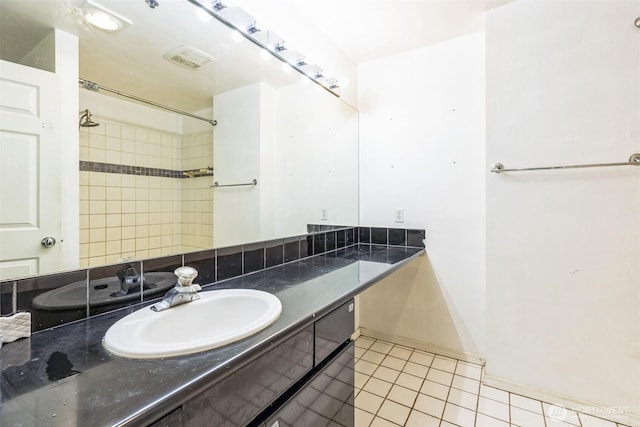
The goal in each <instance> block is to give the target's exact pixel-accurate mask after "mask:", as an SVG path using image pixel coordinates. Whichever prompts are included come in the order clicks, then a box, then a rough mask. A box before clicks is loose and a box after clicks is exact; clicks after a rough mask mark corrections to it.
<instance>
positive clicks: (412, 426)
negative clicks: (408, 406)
mask: <svg viewBox="0 0 640 427" xmlns="http://www.w3.org/2000/svg"><path fill="white" fill-rule="evenodd" d="M439 426H440V419H439V418H436V417H432V416H431V415H427V414H424V413H422V412H420V411H416V410H412V411H411V413H410V414H409V418H408V419H407V423H406V424H405V427H439Z"/></svg>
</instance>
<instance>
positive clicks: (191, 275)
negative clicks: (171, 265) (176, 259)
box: [173, 267, 198, 286]
mask: <svg viewBox="0 0 640 427" xmlns="http://www.w3.org/2000/svg"><path fill="white" fill-rule="evenodd" d="M173 273H174V274H175V275H176V276H178V284H179V285H180V286H191V282H193V279H195V278H196V276H197V275H198V271H197V270H196V269H195V268H193V267H179V268H176V270H175V271H174V272H173Z"/></svg>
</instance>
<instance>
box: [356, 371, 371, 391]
mask: <svg viewBox="0 0 640 427" xmlns="http://www.w3.org/2000/svg"><path fill="white" fill-rule="evenodd" d="M367 381H369V375H365V374H362V373H360V372H356V373H355V377H354V385H355V387H356V388H362V387H364V385H365V384H366V383H367Z"/></svg>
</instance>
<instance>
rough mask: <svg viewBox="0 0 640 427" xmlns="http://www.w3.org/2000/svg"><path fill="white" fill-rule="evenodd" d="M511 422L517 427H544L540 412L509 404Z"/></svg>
mask: <svg viewBox="0 0 640 427" xmlns="http://www.w3.org/2000/svg"><path fill="white" fill-rule="evenodd" d="M510 409H511V424H513V425H516V426H518V427H545V425H544V418H543V417H542V415H540V414H535V413H533V412H530V411H527V410H526V409H522V408H518V407H517V406H513V405H511V408H510Z"/></svg>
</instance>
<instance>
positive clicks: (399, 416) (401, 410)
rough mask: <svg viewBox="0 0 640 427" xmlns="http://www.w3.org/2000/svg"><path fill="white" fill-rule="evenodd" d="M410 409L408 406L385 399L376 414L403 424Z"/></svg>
mask: <svg viewBox="0 0 640 427" xmlns="http://www.w3.org/2000/svg"><path fill="white" fill-rule="evenodd" d="M410 411H411V409H409V408H408V407H406V406H404V405H401V404H399V403H396V402H393V401H391V400H388V399H387V400H385V401H384V403H382V406H381V407H380V410H379V411H378V414H377V415H376V416H377V417H381V418H384V419H385V420H388V421H391V422H393V423H396V424H398V425H401V426H403V425H404V423H405V421H407V418H408V417H409V412H410Z"/></svg>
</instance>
